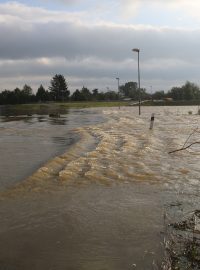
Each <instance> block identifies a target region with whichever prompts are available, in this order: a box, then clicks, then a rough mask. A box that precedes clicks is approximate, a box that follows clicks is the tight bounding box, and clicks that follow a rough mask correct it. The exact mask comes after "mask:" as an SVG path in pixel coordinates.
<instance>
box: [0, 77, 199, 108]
mask: <svg viewBox="0 0 200 270" xmlns="http://www.w3.org/2000/svg"><path fill="white" fill-rule="evenodd" d="M139 98H141V99H142V100H148V99H149V100H150V99H153V100H162V99H165V98H171V99H173V100H175V101H177V100H178V101H179V100H180V101H181V100H199V99H200V88H199V86H197V85H196V84H194V83H191V82H186V83H185V84H184V85H183V86H181V87H172V89H171V90H169V91H168V92H166V93H165V92H164V91H157V92H155V93H153V94H150V93H147V92H146V89H145V88H141V89H140V90H139V89H138V87H137V83H136V82H127V83H125V84H124V85H121V86H120V87H119V93H118V92H117V91H111V90H109V89H108V90H107V91H106V92H100V91H99V90H98V89H97V88H95V89H93V90H92V91H90V90H89V89H88V88H87V87H84V86H83V87H82V89H81V90H79V89H76V90H75V91H74V92H73V93H72V94H71V95H70V91H69V89H68V84H67V82H66V79H65V77H64V76H63V75H61V74H56V75H55V76H54V77H53V78H52V79H51V81H50V86H49V87H48V90H46V89H45V88H44V87H43V85H40V87H39V88H38V89H37V92H36V94H34V93H33V90H32V88H31V87H30V86H29V85H27V84H25V85H24V87H23V88H22V89H19V88H15V89H14V90H12V91H11V90H4V91H2V92H1V93H0V104H1V105H3V104H25V103H34V102H48V101H58V102H60V101H114V100H119V99H120V100H123V99H131V100H138V99H139Z"/></svg>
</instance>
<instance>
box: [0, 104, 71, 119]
mask: <svg viewBox="0 0 200 270" xmlns="http://www.w3.org/2000/svg"><path fill="white" fill-rule="evenodd" d="M68 112H69V109H68V108H66V107H65V105H62V104H61V105H58V104H26V105H6V106H2V105H1V106H0V116H7V117H8V116H22V115H24V116H32V115H34V114H37V115H50V114H68Z"/></svg>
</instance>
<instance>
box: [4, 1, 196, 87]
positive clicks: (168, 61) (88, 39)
mask: <svg viewBox="0 0 200 270" xmlns="http://www.w3.org/2000/svg"><path fill="white" fill-rule="evenodd" d="M9 5H10V6H9ZM9 5H7V6H6V5H5V6H4V5H2V4H1V5H0V12H1V16H0V21H1V24H0V34H1V37H3V38H2V39H1V42H0V78H1V79H0V80H1V81H0V87H1V89H3V88H7V87H12V85H13V84H14V82H17V81H18V82H19V84H21V83H22V82H25V81H26V83H30V84H31V83H33V84H34V85H36V82H39V81H40V79H41V83H44V84H46V85H47V84H48V82H49V80H50V78H51V76H53V75H54V74H55V73H63V74H66V76H68V78H69V80H71V82H72V84H71V86H72V88H76V87H81V85H82V84H81V81H82V82H83V83H84V84H85V85H87V82H88V85H90V86H91V87H96V86H97V85H99V86H101V87H102V89H105V87H106V86H109V87H110V88H112V87H113V88H115V84H116V82H115V78H116V76H119V77H120V78H121V81H126V80H133V79H135V80H137V55H136V54H135V53H133V52H132V51H131V49H132V48H133V47H139V48H140V50H141V53H140V56H141V57H140V59H141V76H142V77H141V79H142V83H143V85H145V86H147V85H153V84H154V85H155V87H154V88H156V89H159V88H162V89H168V88H169V87H170V86H171V84H172V83H174V82H176V83H180V82H181V83H182V82H184V81H185V80H193V81H195V82H198V70H199V67H200V64H199V58H200V54H199V47H200V30H186V29H170V28H157V27H149V26H125V25H117V24H110V23H101V24H93V25H92V26H91V25H90V24H89V23H88V22H87V21H86V20H85V18H84V19H83V17H82V16H83V14H74V16H73V15H72V14H69V13H65V12H61V13H59V12H52V11H47V10H44V9H39V8H33V9H30V8H29V7H26V6H23V5H18V4H16V3H15V4H13V5H14V6H15V7H16V5H17V8H15V9H12V7H13V6H12V4H9ZM10 7H11V8H10ZM14 10H15V11H14ZM27 10H28V12H29V15H27V13H26V11H27ZM30 10H32V12H30ZM23 12H25V13H26V16H24V17H23V16H21V15H22V13H23ZM68 15H69V16H68ZM8 18H9V20H8ZM83 22H84V23H83ZM8 78H9V82H8ZM6 79H7V80H6ZM28 80H30V82H29V81H28ZM95 84H96V85H95Z"/></svg>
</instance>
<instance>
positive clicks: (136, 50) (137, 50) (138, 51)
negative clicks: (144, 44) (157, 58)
mask: <svg viewBox="0 0 200 270" xmlns="http://www.w3.org/2000/svg"><path fill="white" fill-rule="evenodd" d="M132 51H133V52H137V53H138V89H139V115H140V114H141V95H140V49H137V48H135V49H132Z"/></svg>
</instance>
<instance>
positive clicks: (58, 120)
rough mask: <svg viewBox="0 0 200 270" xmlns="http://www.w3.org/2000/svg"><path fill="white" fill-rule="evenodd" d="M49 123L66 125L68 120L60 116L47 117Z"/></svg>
mask: <svg viewBox="0 0 200 270" xmlns="http://www.w3.org/2000/svg"><path fill="white" fill-rule="evenodd" d="M48 121H49V123H50V124H51V125H66V124H67V122H68V120H67V118H64V117H61V118H52V117H51V118H49V119H48Z"/></svg>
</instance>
